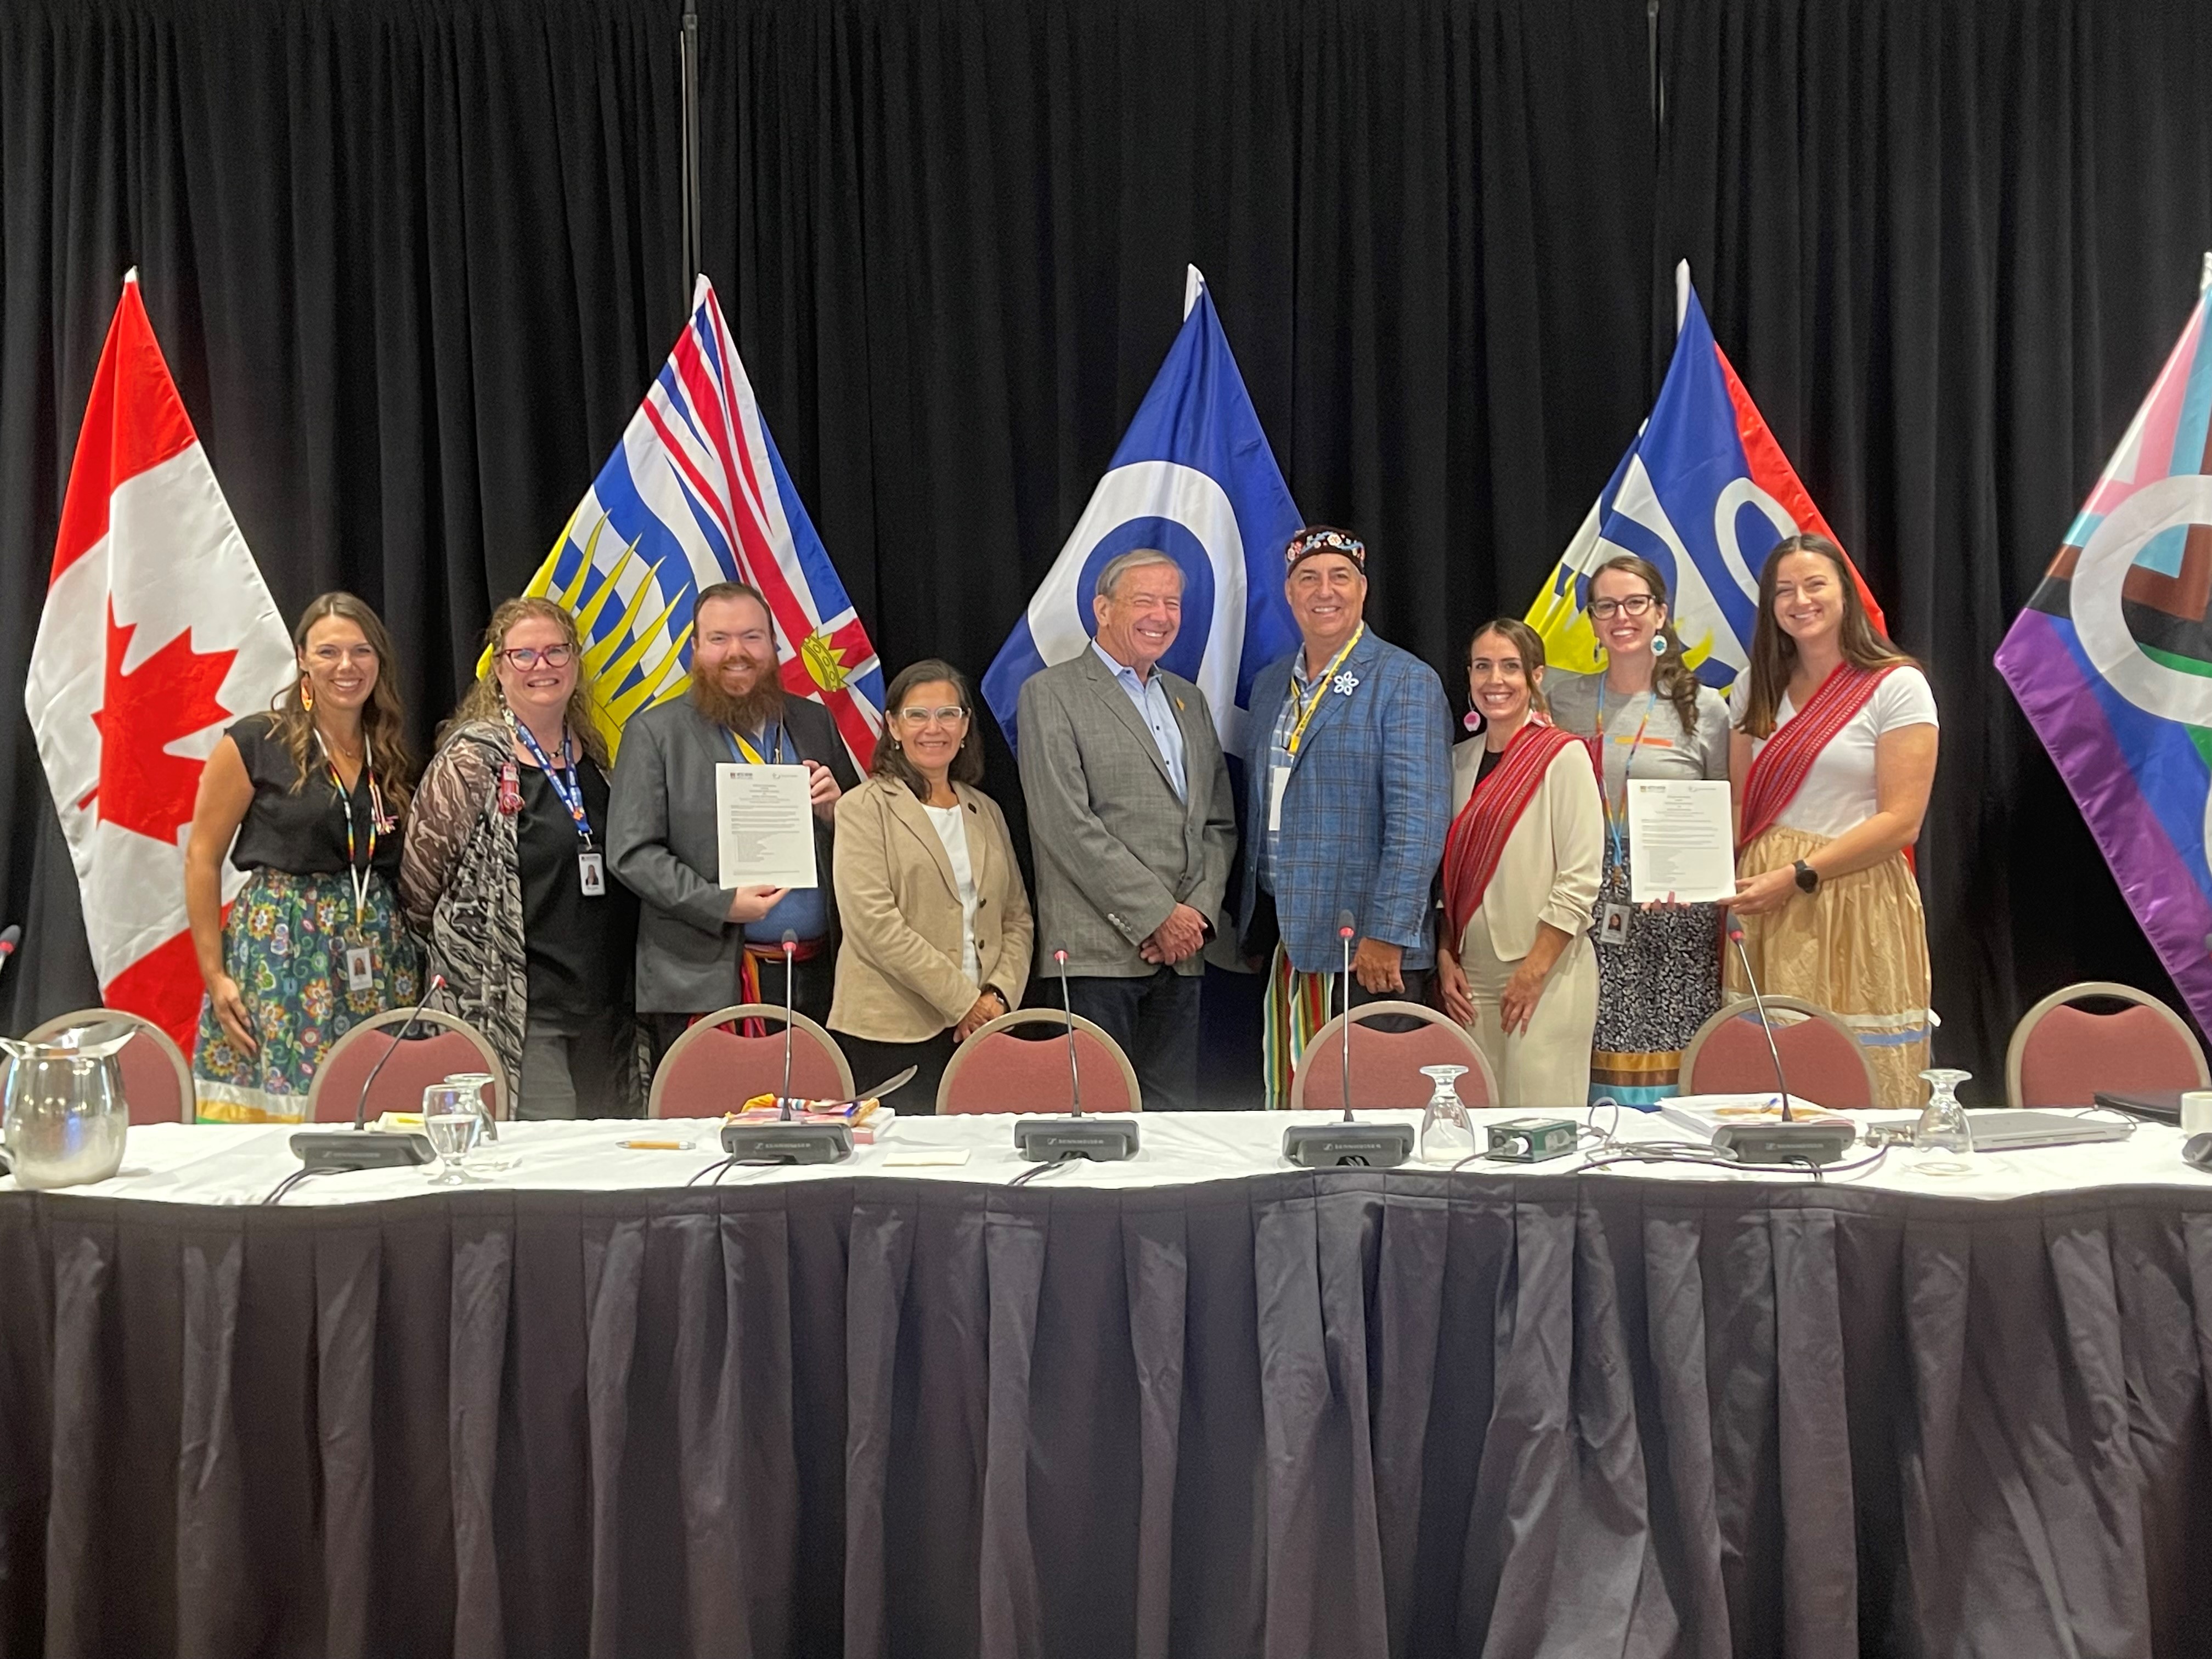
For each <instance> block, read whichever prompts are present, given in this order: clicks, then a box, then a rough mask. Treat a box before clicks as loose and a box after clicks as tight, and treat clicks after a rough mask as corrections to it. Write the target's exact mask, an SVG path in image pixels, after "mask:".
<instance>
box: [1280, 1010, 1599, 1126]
mask: <svg viewBox="0 0 2212 1659" xmlns="http://www.w3.org/2000/svg"><path fill="white" fill-rule="evenodd" d="M1386 1015H1395V1016H1397V1017H1398V1018H1406V1019H1418V1020H1419V1021H1420V1022H1421V1023H1420V1024H1419V1025H1418V1026H1416V1027H1414V1028H1413V1030H1410V1031H1378V1030H1376V1029H1375V1027H1374V1026H1373V1025H1371V1024H1369V1023H1368V1022H1369V1021H1370V1020H1375V1019H1379V1018H1383V1017H1384V1016H1386ZM1422 1066H1466V1067H1467V1074H1466V1075H1465V1076H1463V1077H1462V1078H1461V1079H1459V1080H1458V1081H1457V1083H1455V1085H1453V1086H1454V1087H1455V1088H1456V1089H1458V1091H1459V1097H1460V1100H1461V1102H1462V1103H1463V1104H1465V1105H1467V1106H1468V1107H1470V1108H1474V1107H1486V1106H1495V1105H1497V1104H1498V1079H1497V1077H1496V1076H1495V1075H1494V1074H1493V1073H1492V1071H1491V1069H1490V1059H1489V1056H1487V1055H1486V1054H1484V1053H1483V1052H1482V1048H1481V1046H1480V1044H1478V1043H1477V1042H1475V1040H1474V1035H1473V1034H1472V1033H1471V1032H1469V1031H1468V1030H1466V1028H1464V1027H1463V1026H1462V1025H1461V1024H1459V1023H1458V1022H1457V1021H1455V1020H1454V1019H1453V1018H1451V1017H1450V1016H1449V1015H1448V1014H1442V1013H1438V1012H1437V1011H1436V1010H1435V1009H1434V1008H1428V1007H1424V1006H1422V1005H1421V1004H1419V1003H1418V1002H1366V1003H1362V1004H1361V1005H1360V1006H1358V1007H1356V1008H1354V1009H1353V1010H1352V1108H1353V1109H1354V1110H1358V1109H1362V1108H1377V1109H1380V1108H1386V1107H1411V1108H1413V1109H1416V1110H1418V1109H1420V1108H1421V1107H1424V1106H1425V1105H1427V1104H1428V1103H1429V1097H1430V1095H1431V1093H1432V1092H1434V1091H1433V1090H1432V1089H1431V1085H1430V1083H1429V1079H1426V1078H1425V1077H1423V1076H1422V1075H1421V1067H1422ZM1343 1098H1344V1016H1343V1015H1342V1014H1337V1015H1335V1016H1334V1017H1333V1018H1330V1020H1329V1022H1328V1024H1326V1025H1324V1026H1322V1028H1321V1030H1318V1031H1316V1032H1315V1033H1314V1038H1313V1041H1312V1042H1309V1043H1308V1044H1306V1051H1305V1053H1304V1054H1300V1055H1299V1056H1298V1060H1297V1068H1296V1070H1294V1071H1293V1072H1292V1073H1291V1109H1293V1110H1308V1109H1313V1110H1319V1109H1323V1108H1327V1107H1331V1106H1336V1105H1340V1104H1341V1103H1342V1102H1343ZM1546 1104H1547V1105H1548V1104H1554V1103H1551V1102H1547V1103H1546ZM1556 1104H1558V1105H1559V1106H1561V1107H1565V1106H1567V1105H1569V1104H1570V1103H1569V1102H1566V1101H1559V1102H1557V1103H1556ZM1571 1104H1572V1105H1573V1107H1574V1109H1576V1110H1577V1111H1579V1110H1581V1109H1582V1103H1581V1102H1579V1101H1577V1102H1573V1103H1571Z"/></svg>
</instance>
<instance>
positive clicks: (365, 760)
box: [315, 731, 384, 927]
mask: <svg viewBox="0 0 2212 1659" xmlns="http://www.w3.org/2000/svg"><path fill="white" fill-rule="evenodd" d="M315 747H316V748H318V749H319V750H322V751H323V764H324V765H325V766H326V767H327V768H329V769H330V774H331V788H333V789H335V790H337V792H338V805H340V806H342V807H343V808H344V809H345V821H346V875H347V877H348V878H349V879H350V880H351V881H352V883H353V922H354V926H355V927H367V926H368V878H369V872H371V871H372V870H373V869H374V867H375V865H376V826H377V824H378V823H379V822H380V820H381V819H382V818H383V817H384V796H383V793H382V792H381V791H380V790H379V789H378V788H377V787H376V751H375V750H374V749H372V748H370V747H369V742H368V732H362V734H361V769H362V774H363V775H365V776H366V777H367V778H368V859H367V860H366V861H363V860H360V859H358V858H357V857H356V847H355V842H354V829H353V796H352V795H351V793H349V792H348V791H347V789H346V787H345V780H344V779H343V778H341V777H340V776H339V775H338V763H337V761H336V760H334V759H332V758H331V746H330V745H329V744H326V743H325V742H324V741H323V734H322V733H321V732H319V731H318V732H316V733H315Z"/></svg>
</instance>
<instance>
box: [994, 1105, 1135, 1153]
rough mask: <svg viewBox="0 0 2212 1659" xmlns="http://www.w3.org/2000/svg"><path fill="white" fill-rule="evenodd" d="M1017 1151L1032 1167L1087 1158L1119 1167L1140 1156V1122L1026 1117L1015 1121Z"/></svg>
mask: <svg viewBox="0 0 2212 1659" xmlns="http://www.w3.org/2000/svg"><path fill="white" fill-rule="evenodd" d="M1014 1150H1015V1151H1016V1152H1018V1153H1020V1154H1021V1155H1022V1156H1023V1157H1024V1158H1027V1159H1029V1161H1030V1163H1032V1164H1056V1163H1058V1162H1060V1160H1061V1159H1062V1158H1089V1159H1090V1160H1091V1162H1092V1163H1094V1164H1118V1163H1120V1162H1121V1160H1122V1159H1123V1158H1134V1157H1135V1156H1136V1155H1137V1121H1136V1120H1135V1119H1134V1118H1127V1117H1024V1118H1017V1119H1015V1120H1014Z"/></svg>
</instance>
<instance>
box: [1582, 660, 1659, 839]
mask: <svg viewBox="0 0 2212 1659" xmlns="http://www.w3.org/2000/svg"><path fill="white" fill-rule="evenodd" d="M1644 696H1645V697H1646V698H1648V699H1649V700H1650V701H1648V702H1645V703H1644V718H1643V720H1640V721H1639V722H1638V724H1637V727H1636V741H1635V742H1634V743H1632V744H1629V745H1628V754H1627V757H1626V758H1625V759H1624V760H1622V762H1621V763H1620V816H1619V817H1614V816H1613V790H1612V787H1610V786H1609V785H1608V784H1607V782H1606V781H1605V682H1604V680H1603V679H1600V680H1599V681H1598V683H1597V798H1598V803H1599V805H1601V806H1603V807H1604V808H1605V832H1606V835H1607V837H1608V838H1609V839H1610V840H1611V841H1612V842H1613V862H1614V863H1615V864H1619V863H1620V862H1621V861H1622V860H1621V855H1620V826H1621V825H1622V824H1623V823H1626V822H1627V819H1628V785H1629V781H1630V780H1631V779H1632V778H1633V777H1634V776H1635V775H1636V751H1637V750H1639V749H1641V748H1643V747H1644V731H1645V729H1646V728H1647V727H1649V726H1650V724H1651V708H1652V705H1653V704H1654V703H1656V702H1658V701H1659V693H1658V689H1657V688H1656V686H1655V687H1654V688H1653V689H1652V690H1650V691H1647V692H1645V693H1644ZM1630 701H1631V702H1633V701H1634V699H1633V698H1631V699H1630Z"/></svg>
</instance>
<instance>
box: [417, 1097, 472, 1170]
mask: <svg viewBox="0 0 2212 1659" xmlns="http://www.w3.org/2000/svg"><path fill="white" fill-rule="evenodd" d="M482 1132H483V1110H482V1109H481V1107H480V1105H479V1104H478V1103H477V1098H476V1096H475V1091H473V1090H471V1089H469V1088H466V1087H465V1086H463V1085H459V1084H454V1083H434V1084H432V1085H430V1086H429V1087H428V1088H427V1089H425V1090H423V1091H422V1133H425V1134H427V1135H428V1136H429V1137H430V1150H431V1151H432V1152H435V1153H437V1155H438V1166H437V1169H436V1171H435V1173H434V1174H433V1175H432V1176H431V1177H430V1184H431V1185H432V1186H433V1187H458V1186H459V1185H460V1184H461V1183H462V1182H465V1181H466V1180H468V1179H469V1178H470V1177H469V1176H468V1175H467V1173H466V1172H465V1170H463V1169H462V1167H461V1160H462V1159H463V1158H466V1157H467V1156H468V1153H469V1149H470V1148H471V1147H472V1146H475V1145H476V1144H477V1135H478V1134H480V1133H482Z"/></svg>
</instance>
